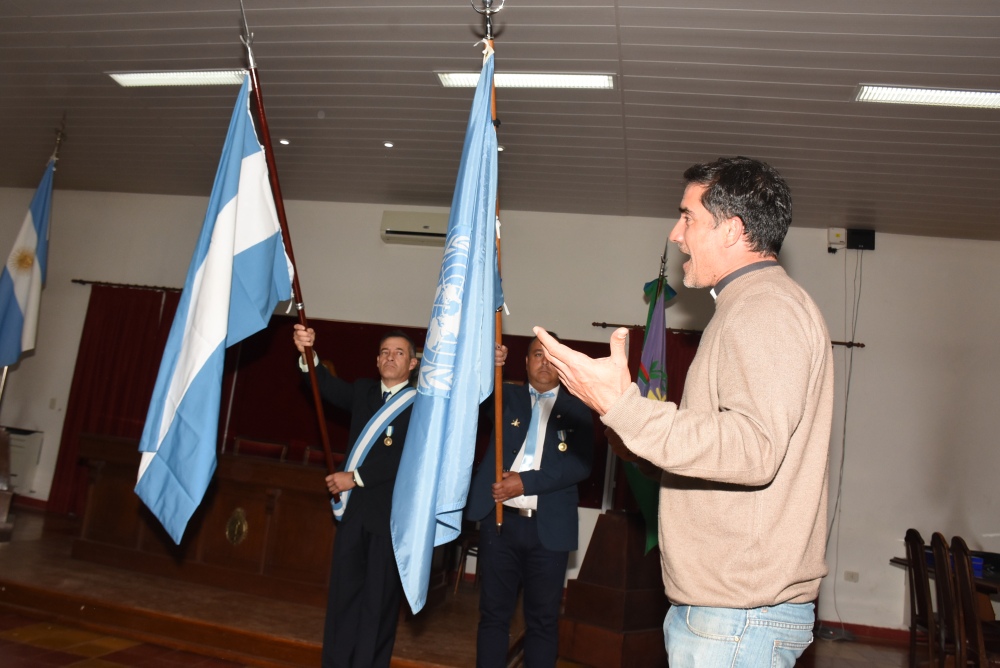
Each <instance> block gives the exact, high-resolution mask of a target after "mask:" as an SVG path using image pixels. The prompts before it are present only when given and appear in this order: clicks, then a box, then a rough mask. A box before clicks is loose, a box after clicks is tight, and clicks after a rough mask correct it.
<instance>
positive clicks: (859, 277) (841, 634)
mask: <svg viewBox="0 0 1000 668" xmlns="http://www.w3.org/2000/svg"><path fill="white" fill-rule="evenodd" d="M864 253H865V252H864V250H858V252H857V262H856V263H855V265H854V292H853V296H852V298H851V307H850V313H849V319H848V321H847V322H845V323H844V329H845V331H844V335H845V338H847V339H848V341H852V342H853V341H856V340H857V339H856V335H857V332H858V318H859V315H860V311H861V289H862V285H863V279H864ZM847 298H848V289H847V254H846V253H845V254H844V311H845V313H846V312H847V311H848V305H847ZM848 328H850V336H847V334H848V332H847V331H846V330H847V329H848ZM855 347H858V346H847V350H846V357H845V358H844V366H845V373H844V378H845V382H844V419H843V425H842V429H841V436H840V438H841V448H840V467H839V473H838V477H837V493H836V494H835V495H834V503H833V513H831V515H830V526H829V529H828V531H827V535H826V545H827V552H829V548H830V539H831V538H832V537H833V528H834V525H836V527H837V541H836V547H835V550H834V567H833V568H832V569H831V571H832V573H833V574H834V578H833V610H834V613H835V614H836V616H837V621H838V622H839V623H840V628H839V629H830V628H826V629H821V631H820V635H821V636H822V637H825V638H827V639H828V640H848V639H852V638H853V635H852V634H851V633H850V631H848V630H847V628H846V627H845V626H844V620H843V619H841V617H840V610H839V609H838V607H837V582H838V578H837V572H838V570H839V560H840V511H841V508H840V501H841V495H842V493H843V489H844V464H845V462H846V460H847V416H848V412H849V407H850V398H851V376H852V373H853V370H854V348H855Z"/></svg>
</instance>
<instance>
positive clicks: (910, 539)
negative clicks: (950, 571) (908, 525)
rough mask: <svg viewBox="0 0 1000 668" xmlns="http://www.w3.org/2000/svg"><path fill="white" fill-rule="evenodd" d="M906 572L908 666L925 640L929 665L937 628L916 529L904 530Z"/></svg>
mask: <svg viewBox="0 0 1000 668" xmlns="http://www.w3.org/2000/svg"><path fill="white" fill-rule="evenodd" d="M904 542H905V543H906V560H907V561H909V562H910V565H909V567H908V568H907V569H906V573H907V576H908V579H909V582H910V668H915V667H916V665H917V645H919V644H924V643H926V645H927V661H928V665H930V666H933V665H934V661H935V651H934V650H935V648H936V646H937V639H938V631H937V623H936V620H935V619H934V611H933V610H932V609H931V585H930V577H929V575H928V573H927V557H926V555H925V550H924V538H923V536H921V535H920V532H919V531H917V530H916V529H907V531H906V537H905V539H904Z"/></svg>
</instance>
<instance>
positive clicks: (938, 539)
mask: <svg viewBox="0 0 1000 668" xmlns="http://www.w3.org/2000/svg"><path fill="white" fill-rule="evenodd" d="M931 550H932V551H933V552H934V590H935V592H936V593H937V622H938V629H937V631H938V643H937V654H938V665H940V666H942V668H943V667H944V665H945V662H946V659H947V657H948V656H954V657H956V662H955V665H956V666H960V665H962V664H961V663H959V662H958V661H957V648H958V647H959V645H960V643H959V641H958V638H959V634H960V633H961V627H962V620H961V618H960V617H959V612H958V603H957V601H956V600H955V574H954V571H953V566H952V558H951V550H949V549H948V539H947V538H945V537H944V535H943V534H941V533H939V532H935V533H934V535H932V536H931Z"/></svg>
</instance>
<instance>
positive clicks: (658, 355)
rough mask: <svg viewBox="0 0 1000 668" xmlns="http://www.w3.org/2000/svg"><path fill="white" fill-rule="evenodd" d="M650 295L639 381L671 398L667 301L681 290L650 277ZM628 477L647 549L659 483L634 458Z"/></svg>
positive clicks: (653, 535)
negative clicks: (648, 476)
mask: <svg viewBox="0 0 1000 668" xmlns="http://www.w3.org/2000/svg"><path fill="white" fill-rule="evenodd" d="M643 291H644V292H645V293H646V295H647V296H648V297H649V314H648V315H647V316H646V335H645V337H644V338H643V343H642V356H641V357H640V361H639V372H638V373H637V374H636V379H635V384H636V385H638V386H639V392H640V393H641V394H642V396H644V397H646V398H647V399H652V400H654V401H666V400H667V327H666V321H665V319H664V315H663V311H664V305H665V304H666V303H667V302H668V301H669V300H671V299H673V298H674V297H675V296H676V295H677V293H676V292H674V290H673V288H671V287H670V286H669V285H667V281H666V279H665V278H664V277H662V276H661V277H660V278H658V279H656V280H654V281H650V282H649V283H647V284H646V285H645V286H644V287H643ZM625 477H626V478H627V479H628V482H629V487H631V488H632V494H633V496H635V500H636V503H638V504H639V511H640V512H641V513H642V517H643V519H644V520H645V521H646V552H649V551H650V550H651V549H653V548H654V547H656V543H657V505H658V499H659V493H660V486H659V483H658V482H656V481H655V480H651V479H649V478H647V477H646V476H645V475H643V474H642V472H641V471H639V467H637V466H636V465H635V464H634V463H632V462H626V464H625Z"/></svg>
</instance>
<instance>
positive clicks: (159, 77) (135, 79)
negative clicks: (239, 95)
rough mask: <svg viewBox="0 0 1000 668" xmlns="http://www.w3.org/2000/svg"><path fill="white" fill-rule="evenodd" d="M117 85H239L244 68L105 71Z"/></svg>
mask: <svg viewBox="0 0 1000 668" xmlns="http://www.w3.org/2000/svg"><path fill="white" fill-rule="evenodd" d="M105 74H107V75H108V76H109V77H111V78H112V79H114V80H115V81H117V82H118V85H119V86H123V87H125V88H132V87H134V86H239V85H242V84H243V79H245V78H246V75H247V73H246V70H187V71H173V72H166V71H164V72H105Z"/></svg>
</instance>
